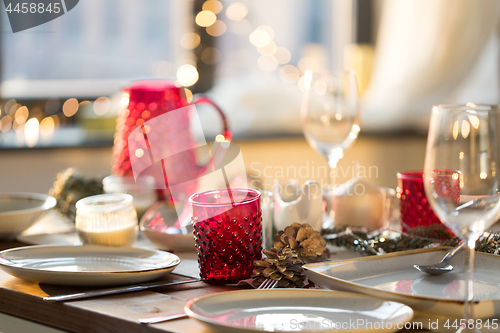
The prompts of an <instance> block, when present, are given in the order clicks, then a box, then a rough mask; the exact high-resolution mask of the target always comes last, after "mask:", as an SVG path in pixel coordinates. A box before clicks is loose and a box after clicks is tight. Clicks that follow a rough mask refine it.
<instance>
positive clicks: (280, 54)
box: [274, 46, 292, 65]
mask: <svg viewBox="0 0 500 333" xmlns="http://www.w3.org/2000/svg"><path fill="white" fill-rule="evenodd" d="M274 56H275V57H276V59H277V60H278V64H280V65H284V64H287V63H289V62H290V60H292V54H291V53H290V51H288V49H287V48H286V47H283V46H280V47H278V48H277V49H276V53H275V54H274Z"/></svg>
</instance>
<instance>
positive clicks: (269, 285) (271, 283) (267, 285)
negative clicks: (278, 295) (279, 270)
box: [257, 279, 278, 290]
mask: <svg viewBox="0 0 500 333" xmlns="http://www.w3.org/2000/svg"><path fill="white" fill-rule="evenodd" d="M277 285H278V281H276V280H273V279H266V280H264V282H262V283H261V284H260V286H259V287H258V288H257V289H261V290H265V289H274V288H276V286H277Z"/></svg>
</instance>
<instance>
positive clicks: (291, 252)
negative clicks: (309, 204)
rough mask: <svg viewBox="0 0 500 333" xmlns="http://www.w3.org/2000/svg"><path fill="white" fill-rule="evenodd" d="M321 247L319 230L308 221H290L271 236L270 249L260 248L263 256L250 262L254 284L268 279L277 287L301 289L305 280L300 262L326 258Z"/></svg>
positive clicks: (324, 244)
mask: <svg viewBox="0 0 500 333" xmlns="http://www.w3.org/2000/svg"><path fill="white" fill-rule="evenodd" d="M325 249H326V241H325V240H324V239H323V238H321V234H320V233H319V232H317V231H314V230H313V229H312V228H311V226H310V225H309V224H300V223H293V224H292V225H291V226H289V227H286V228H285V230H283V231H280V232H278V233H277V234H276V236H274V247H273V248H272V249H271V251H268V250H263V251H262V252H263V253H264V254H265V255H266V256H267V258H265V259H263V260H256V261H254V266H255V269H254V271H253V276H254V277H255V279H254V283H256V284H260V283H262V282H264V280H266V279H268V278H270V279H273V280H276V281H278V287H282V288H302V287H304V285H305V283H306V276H305V274H304V271H303V270H302V265H304V264H307V263H311V262H318V261H324V260H326V253H325Z"/></svg>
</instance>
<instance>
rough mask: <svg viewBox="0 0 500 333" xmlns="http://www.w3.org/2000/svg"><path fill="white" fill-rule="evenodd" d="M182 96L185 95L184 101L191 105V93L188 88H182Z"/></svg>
mask: <svg viewBox="0 0 500 333" xmlns="http://www.w3.org/2000/svg"><path fill="white" fill-rule="evenodd" d="M184 94H185V95H186V100H187V102H188V103H191V101H192V100H193V92H192V91H191V90H189V89H188V88H184Z"/></svg>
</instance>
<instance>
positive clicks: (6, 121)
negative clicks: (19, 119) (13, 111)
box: [0, 115, 12, 133]
mask: <svg viewBox="0 0 500 333" xmlns="http://www.w3.org/2000/svg"><path fill="white" fill-rule="evenodd" d="M11 127H12V118H11V117H10V116H9V115H6V116H4V117H3V118H2V121H0V130H1V131H2V132H3V133H5V132H7V131H8V130H10V128H11Z"/></svg>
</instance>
